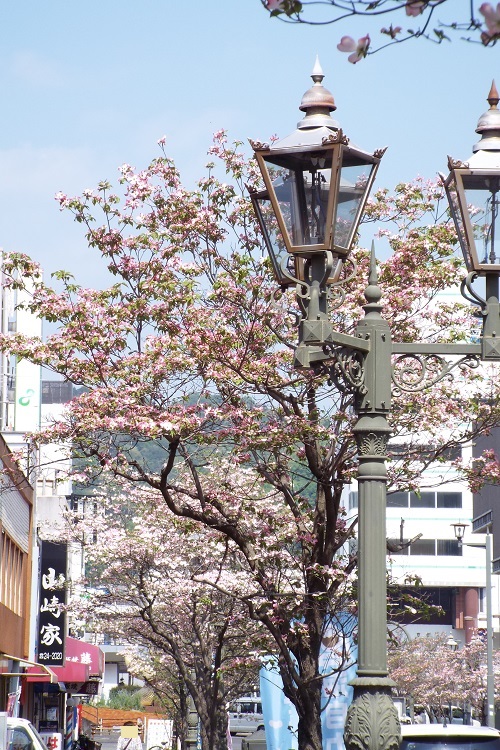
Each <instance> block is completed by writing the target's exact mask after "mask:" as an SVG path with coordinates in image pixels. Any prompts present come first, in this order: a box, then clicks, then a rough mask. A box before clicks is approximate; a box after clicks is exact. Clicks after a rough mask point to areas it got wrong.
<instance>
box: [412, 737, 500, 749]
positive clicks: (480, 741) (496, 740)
mask: <svg viewBox="0 0 500 750" xmlns="http://www.w3.org/2000/svg"><path fill="white" fill-rule="evenodd" d="M400 750H500V737H464V736H462V737H460V736H457V737H439V738H438V737H418V738H417V737H414V738H408V739H403V741H402V742H401V748H400Z"/></svg>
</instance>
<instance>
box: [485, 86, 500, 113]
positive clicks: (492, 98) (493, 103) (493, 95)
mask: <svg viewBox="0 0 500 750" xmlns="http://www.w3.org/2000/svg"><path fill="white" fill-rule="evenodd" d="M499 101H500V96H498V91H497V87H496V86H495V81H493V82H492V84H491V89H490V93H489V94H488V104H489V105H490V107H491V108H492V109H496V108H497V104H498V102H499Z"/></svg>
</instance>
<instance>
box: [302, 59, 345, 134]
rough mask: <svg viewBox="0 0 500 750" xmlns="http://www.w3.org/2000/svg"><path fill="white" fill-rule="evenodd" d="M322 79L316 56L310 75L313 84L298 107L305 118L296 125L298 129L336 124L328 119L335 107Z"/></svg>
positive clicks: (322, 74) (322, 75)
mask: <svg viewBox="0 0 500 750" xmlns="http://www.w3.org/2000/svg"><path fill="white" fill-rule="evenodd" d="M324 77H325V76H324V73H323V70H322V68H321V64H320V62H319V58H318V56H316V62H315V63H314V68H313V72H312V74H311V78H312V79H313V82H314V83H313V85H312V86H311V88H310V89H308V90H307V91H306V93H305V94H304V96H303V97H302V101H301V102H300V106H299V109H300V110H301V111H302V112H305V113H306V116H305V117H304V119H303V120H301V121H300V122H299V123H298V125H297V127H298V128H317V127H318V126H321V125H326V126H327V127H332V124H334V125H336V124H337V123H334V121H332V118H331V117H330V112H334V111H335V110H336V109H337V106H336V104H335V100H334V98H333V95H332V94H331V93H330V92H329V91H328V89H325V87H324V86H323V78H324Z"/></svg>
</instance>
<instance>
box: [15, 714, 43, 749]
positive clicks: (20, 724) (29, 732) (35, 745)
mask: <svg viewBox="0 0 500 750" xmlns="http://www.w3.org/2000/svg"><path fill="white" fill-rule="evenodd" d="M7 750H47V746H46V744H45V742H44V741H43V740H42V738H41V737H40V735H39V734H38V732H37V731H36V729H35V727H34V726H33V724H32V723H31V722H30V721H28V719H16V718H13V717H11V716H8V717H7Z"/></svg>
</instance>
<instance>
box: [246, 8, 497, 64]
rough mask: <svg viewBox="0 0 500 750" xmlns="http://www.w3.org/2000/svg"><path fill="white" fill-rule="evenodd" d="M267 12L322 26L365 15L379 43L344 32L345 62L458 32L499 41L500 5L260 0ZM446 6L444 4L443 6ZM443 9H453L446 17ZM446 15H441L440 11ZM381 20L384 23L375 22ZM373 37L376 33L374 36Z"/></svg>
mask: <svg viewBox="0 0 500 750" xmlns="http://www.w3.org/2000/svg"><path fill="white" fill-rule="evenodd" d="M260 2H261V4H262V5H263V7H264V8H265V9H266V10H267V11H268V12H269V13H270V15H271V16H273V17H276V18H278V19H280V20H281V21H285V22H288V23H306V24H311V25H321V26H323V25H325V24H335V23H343V22H344V21H346V20H347V21H348V20H349V19H353V20H355V19H356V18H361V19H366V20H367V23H368V22H370V24H371V25H375V29H374V32H375V33H378V34H380V37H379V38H380V40H381V41H380V42H379V43H377V44H376V46H373V45H372V40H371V38H370V35H369V34H368V33H367V34H366V35H365V36H363V37H361V38H360V39H359V40H357V41H356V39H354V38H353V37H352V36H349V35H344V36H342V38H341V40H340V42H339V44H338V45H337V49H338V50H339V51H340V52H348V53H350V54H349V57H348V60H349V62H351V63H357V62H359V61H360V60H362V59H363V58H365V57H366V56H367V55H372V54H374V53H375V52H378V51H380V50H381V49H384V48H385V47H388V46H390V45H393V44H400V43H401V42H406V41H408V40H410V39H427V40H428V41H431V42H434V43H436V44H441V43H442V42H444V41H451V38H452V35H453V34H454V33H456V32H459V33H460V34H461V37H460V38H461V39H465V40H466V41H469V42H475V43H478V44H482V45H483V46H484V47H493V46H494V45H495V44H496V42H497V41H498V40H499V39H500V3H497V4H495V3H493V4H492V3H481V4H479V2H478V3H469V2H465V0H462V2H460V3H457V2H456V0H455V1H454V2H453V3H452V2H450V1H449V0H376V1H375V2H366V0H354V2H345V0H323V2H317V1H316V0H260ZM445 5H446V6H447V7H446V8H444V6H445ZM446 11H448V12H449V13H451V17H449V18H448V16H447V14H446ZM443 13H444V15H445V19H446V20H443V19H442V18H441V15H439V16H438V14H443ZM380 21H382V22H383V23H384V25H383V26H379V25H378V24H379V23H380ZM372 38H374V34H372Z"/></svg>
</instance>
